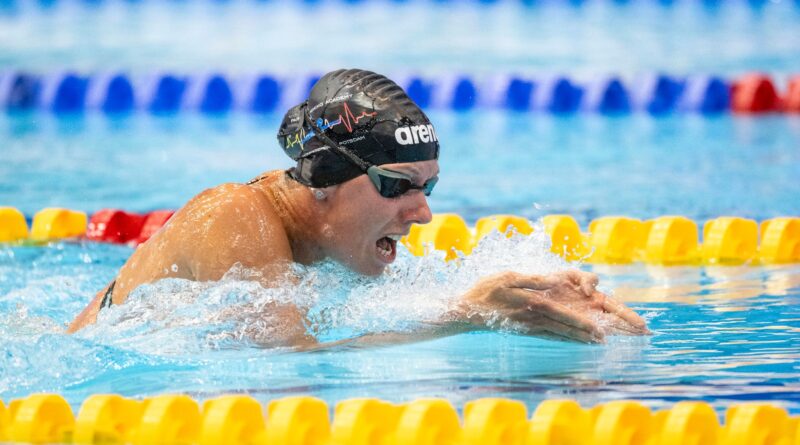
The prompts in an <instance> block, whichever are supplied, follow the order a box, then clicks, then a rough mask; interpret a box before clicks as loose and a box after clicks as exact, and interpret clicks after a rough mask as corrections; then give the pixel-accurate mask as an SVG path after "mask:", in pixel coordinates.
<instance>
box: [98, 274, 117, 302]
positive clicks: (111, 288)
mask: <svg viewBox="0 0 800 445" xmlns="http://www.w3.org/2000/svg"><path fill="white" fill-rule="evenodd" d="M115 284H117V280H114V281H112V282H111V284H110V285H109V286H108V289H106V294H105V295H103V300H102V301H101V302H100V309H103V308H105V307H111V305H112V304H113V303H114V302H113V301H111V296H112V294H113V293H114V285H115Z"/></svg>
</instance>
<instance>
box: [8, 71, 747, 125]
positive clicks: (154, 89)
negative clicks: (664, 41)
mask: <svg viewBox="0 0 800 445" xmlns="http://www.w3.org/2000/svg"><path fill="white" fill-rule="evenodd" d="M389 74H390V77H392V76H391V73H389ZM318 78H319V76H318V74H300V75H295V76H288V75H285V76H276V75H273V74H255V75H239V76H231V75H225V74H221V73H211V74H198V75H178V74H172V73H163V74H154V75H142V76H130V75H127V74H125V73H103V74H96V75H86V74H80V73H72V72H65V73H59V74H54V75H46V76H43V75H38V74H35V73H29V72H23V71H18V72H14V71H10V72H0V107H2V108H4V109H6V110H10V111H18V110H45V111H46V110H49V111H52V112H54V113H76V112H83V111H102V112H105V113H109V114H115V113H128V112H136V111H149V112H151V113H156V114H162V113H176V112H179V111H182V110H191V111H199V112H202V113H209V114H215V113H225V112H229V111H233V110H238V111H249V112H254V113H269V112H273V111H280V110H282V109H285V108H288V107H290V106H293V105H295V104H296V103H299V102H301V101H302V100H304V98H305V97H306V95H307V93H308V91H309V90H310V88H311V86H312V85H313V84H314V82H316V80H317V79H318ZM392 78H393V79H396V80H397V81H398V83H399V84H400V85H401V86H403V87H404V88H405V89H406V91H407V92H408V94H409V96H411V98H412V99H413V100H414V101H416V102H417V103H418V104H419V105H420V106H422V107H423V108H434V109H449V110H455V111H465V110H471V109H476V108H493V109H507V110H512V111H521V112H524V111H538V112H549V113H573V112H593V113H602V114H612V115H613V114H624V113H630V112H645V113H650V114H654V115H658V114H665V113H673V112H696V113H703V114H713V113H723V112H727V111H728V110H730V108H731V93H730V92H731V85H732V82H731V81H729V80H726V79H723V78H721V77H715V76H669V75H664V74H650V75H645V76H638V77H637V78H635V79H629V80H623V79H621V78H619V77H616V76H610V75H597V76H594V77H593V78H588V79H580V80H578V79H573V78H570V77H566V76H536V75H531V76H520V75H494V76H484V77H476V76H469V75H465V74H455V75H449V76H439V77H424V76H405V77H403V76H398V77H392Z"/></svg>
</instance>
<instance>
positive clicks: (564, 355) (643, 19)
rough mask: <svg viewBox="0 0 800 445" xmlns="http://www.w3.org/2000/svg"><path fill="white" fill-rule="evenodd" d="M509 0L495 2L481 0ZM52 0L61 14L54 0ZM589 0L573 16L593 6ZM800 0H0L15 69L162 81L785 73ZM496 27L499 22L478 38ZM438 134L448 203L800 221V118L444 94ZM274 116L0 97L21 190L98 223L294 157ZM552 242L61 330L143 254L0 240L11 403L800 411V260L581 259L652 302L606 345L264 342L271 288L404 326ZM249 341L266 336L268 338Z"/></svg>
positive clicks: (166, 285) (792, 54) (550, 264)
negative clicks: (518, 108) (480, 401)
mask: <svg viewBox="0 0 800 445" xmlns="http://www.w3.org/2000/svg"><path fill="white" fill-rule="evenodd" d="M488 3H492V2H488ZM48 5H49V6H48ZM577 5H580V6H577ZM798 25H800V7H798V5H797V4H796V2H791V1H788V0H774V1H769V2H758V1H753V2H738V1H733V2H714V1H705V2H700V1H689V0H681V1H675V2H655V1H644V0H641V1H630V2H610V1H591V2H550V1H547V2H537V3H534V4H533V5H532V6H524V5H523V4H522V2H494V3H493V4H481V3H480V2H425V1H417V0H415V1H409V2H383V1H369V2H352V3H347V2H338V1H322V2H311V4H310V5H308V4H306V3H303V2H289V3H283V2H246V1H223V2H209V1H194V0H192V1H186V2H167V3H165V2H153V1H137V2H123V1H102V2H95V1H92V2H82V1H72V0H63V1H56V2H34V1H24V0H15V1H10V2H9V1H5V2H3V1H0V71H12V70H34V71H36V72H39V73H42V74H57V73H59V72H61V71H62V70H65V69H75V70H79V71H81V72H87V73H88V72H92V73H103V72H112V71H116V70H123V71H127V72H131V73H133V74H137V73H139V74H141V73H144V74H147V73H153V72H157V71H160V70H176V71H179V72H186V73H192V74H198V73H205V72H211V71H217V70H221V71H224V72H230V73H238V72H245V73H252V72H258V71H266V72H283V73H285V74H287V75H288V74H291V73H297V72H302V73H308V72H315V71H325V70H327V69H332V68H338V67H340V66H361V67H365V68H371V69H375V70H378V71H387V72H395V73H414V72H423V73H426V74H431V75H437V74H438V73H445V74H452V73H458V72H462V71H463V72H469V73H477V74H485V75H487V76H491V75H493V73H514V72H520V73H528V72H537V73H538V72H565V73H569V74H571V75H574V76H576V77H577V78H580V77H584V78H585V77H591V76H593V75H595V74H598V73H618V74H621V75H623V76H625V77H627V78H631V77H635V76H637V75H639V74H641V73H645V72H654V71H663V72H669V73H676V74H697V73H714V74H723V75H726V76H735V75H738V74H740V73H742V72H746V71H751V70H758V71H766V72H768V73H770V74H773V75H774V76H776V78H777V79H778V80H779V82H782V81H785V79H786V76H787V75H789V74H791V73H796V72H798V68H799V67H800V52H798V51H797V48H798V47H800V33H797V31H796V30H797V29H799V28H798ZM476 30H480V32H476ZM430 116H431V118H432V120H433V122H434V124H435V125H436V128H437V133H438V135H439V138H440V140H441V142H442V157H441V160H440V162H441V167H442V173H441V175H440V178H441V180H440V182H439V185H438V186H437V189H436V190H435V192H434V194H433V195H432V196H431V198H430V201H429V202H430V205H431V208H432V209H433V211H434V212H457V213H459V214H461V215H463V216H464V217H465V218H466V219H467V220H468V222H470V223H474V221H475V220H476V219H477V218H479V217H482V216H486V215H490V214H496V213H511V214H516V215H522V216H525V217H527V218H530V219H533V220H535V219H537V218H539V217H541V216H544V215H547V214H552V213H568V214H571V215H574V216H575V217H576V218H577V219H578V221H579V222H580V223H581V224H582V226H583V227H586V224H587V223H588V221H590V220H591V219H593V218H595V217H598V216H604V215H612V214H622V215H629V216H634V217H638V218H650V217H655V216H659V215H665V214H680V215H685V216H688V217H690V218H693V219H695V220H696V221H698V222H699V223H701V222H702V221H704V220H706V219H708V218H712V217H716V216H721V215H736V216H744V217H749V218H754V219H757V220H763V219H766V218H771V217H775V216H785V215H790V216H798V215H800V187H798V185H797V184H798V179H797V178H800V150H798V147H800V118H798V117H793V116H769V117H759V118H748V117H738V116H730V115H728V116H719V117H710V118H708V117H702V116H697V115H691V114H686V115H680V116H678V115H675V116H666V117H661V118H654V117H650V116H646V115H632V116H624V117H616V118H609V117H601V116H586V115H580V116H566V117H558V116H550V115H545V114H540V113H523V114H515V113H506V112H490V111H474V112H470V113H452V112H441V111H432V112H431V113H430ZM280 118H281V115H277V114H273V115H265V116H252V115H246V114H240V113H232V114H229V115H227V116H220V117H206V116H199V115H197V114H194V113H183V114H180V115H178V116H173V117H153V116H149V115H146V114H134V115H131V116H127V117H106V116H103V115H100V114H97V113H87V114H84V115H79V116H72V117H62V118H56V117H53V116H52V115H50V114H47V113H34V114H26V115H10V114H5V113H2V114H0V159H2V161H1V162H0V206H5V205H10V206H14V207H17V208H19V209H21V210H22V211H23V212H24V213H25V214H26V216H27V217H28V218H30V217H31V216H32V215H33V214H34V213H35V212H36V211H38V210H39V209H41V208H43V207H47V206H64V207H69V208H75V209H80V210H83V211H86V212H88V213H92V212H94V211H97V210H98V209H101V208H105V207H116V208H123V209H126V210H131V211H138V212H145V211H150V210H155V209H162V208H172V209H174V208H178V207H180V206H181V205H182V204H183V203H184V202H185V201H186V200H188V199H189V198H191V197H192V196H193V195H195V194H197V193H198V192H200V191H201V190H203V189H205V188H208V187H212V186H214V185H217V184H219V183H223V182H231V181H232V182H242V181H246V180H248V179H250V178H252V177H254V176H256V175H257V174H259V173H261V172H262V171H264V170H270V169H279V168H286V167H288V166H289V162H288V159H287V158H285V156H284V155H283V154H282V152H281V150H280V149H279V148H278V146H277V144H276V140H275V133H276V129H277V126H278V123H279V121H280ZM541 233H542V231H541V230H539V231H538V232H535V234H534V236H532V237H530V238H524V239H518V238H515V239H511V240H507V239H504V238H493V239H489V240H488V241H486V242H485V243H483V244H482V245H481V246H480V247H479V248H478V250H477V251H476V253H474V254H473V255H472V256H471V257H469V258H467V259H464V260H463V261H461V262H460V266H456V265H455V263H447V264H446V263H444V262H443V261H441V260H440V259H438V258H435V257H426V258H421V259H420V258H413V257H410V256H409V255H408V253H407V252H404V251H401V252H400V253H401V255H400V258H399V259H398V261H397V263H396V264H395V265H393V266H392V267H391V269H390V271H389V273H388V274H387V275H386V276H385V277H383V278H380V279H378V280H374V279H373V280H371V279H365V278H361V277H356V276H353V275H351V274H350V273H348V272H347V271H345V270H343V269H341V268H340V267H337V266H336V265H332V264H322V265H317V266H314V267H311V268H308V269H299V270H298V271H297V273H298V275H299V277H300V284H299V285H297V286H285V287H283V288H279V289H263V288H260V287H259V286H258V285H256V284H255V283H253V282H250V281H247V280H246V274H247V272H246V271H242V270H238V269H234V270H232V271H230V272H229V274H228V275H227V276H226V277H225V278H224V279H223V280H221V281H220V282H213V283H192V282H186V281H180V280H171V281H170V280H168V281H163V282H159V283H155V284H153V285H150V286H145V287H142V288H140V289H139V290H137V291H136V292H135V293H134V294H133V295H132V296H131V298H130V300H129V301H128V302H127V303H126V304H124V305H120V306H115V307H113V308H111V309H109V310H106V311H104V312H103V314H102V315H101V318H100V320H99V322H98V324H97V325H95V326H93V327H90V328H88V329H86V330H84V331H82V332H81V333H80V334H79V335H73V336H68V335H65V334H63V330H64V328H65V326H66V324H67V323H68V322H69V321H70V320H71V319H72V318H73V317H74V315H75V314H76V313H77V312H79V311H80V310H81V309H82V308H83V307H84V306H85V304H86V303H87V302H88V300H89V299H90V298H91V297H92V296H93V295H94V294H95V292H97V290H98V289H101V288H102V287H103V286H105V285H106V284H107V283H108V281H109V280H111V279H112V278H113V277H114V276H115V274H116V272H117V271H118V269H119V267H120V266H122V264H124V262H125V261H126V259H127V258H128V257H129V256H130V255H131V253H132V250H131V249H130V248H129V247H126V246H115V245H107V244H97V243H84V242H64V243H54V244H50V245H47V246H40V247H11V246H0V344H1V345H2V347H1V348H0V399H3V400H8V399H12V398H16V397H24V396H26V395H28V394H30V393H33V392H42V391H46V392H57V393H61V394H64V395H65V396H66V397H67V398H68V399H69V401H70V402H71V403H72V404H73V405H75V406H77V405H78V404H79V403H80V402H81V401H82V400H83V399H84V398H85V397H86V396H88V395H89V394H94V393H106V392H115V393H120V394H123V395H126V396H131V397H146V396H149V395H154V394H160V393H165V392H187V393H189V394H191V395H193V396H195V397H197V398H199V399H204V398H208V397H213V396H216V395H218V394H222V393H228V392H246V393H249V394H252V395H254V396H255V397H257V398H259V399H260V400H262V401H267V400H270V399H274V398H277V397H281V396H285V395H292V394H311V395H316V396H319V397H322V398H324V399H325V400H327V401H328V402H331V403H333V402H336V401H338V400H342V399H345V398H351V397H360V396H369V397H380V398H383V399H386V400H391V401H397V402H400V401H406V400H411V399H414V398H418V397H423V396H425V397H428V396H438V397H445V398H447V399H450V400H452V401H453V402H454V403H455V404H456V405H457V406H459V407H460V406H462V405H463V402H465V401H466V400H471V399H475V398H479V397H488V396H503V397H512V398H515V399H518V400H522V401H524V402H525V403H527V404H528V406H529V407H532V406H534V405H535V404H536V403H538V402H539V401H541V400H543V399H546V398H554V397H568V398H574V399H577V400H578V401H580V402H581V403H583V404H584V405H587V406H589V405H593V404H596V403H602V402H605V401H609V400H615V399H621V398H628V399H637V400H641V401H643V402H645V403H647V404H648V405H650V406H652V407H656V408H657V407H662V406H665V405H668V404H671V403H673V402H674V401H677V400H684V399H703V400H707V401H709V402H711V403H713V404H714V406H715V407H716V408H717V409H718V410H720V411H721V410H723V409H724V408H725V407H726V406H728V405H730V404H733V403H738V402H741V401H744V400H764V401H771V402H774V403H778V404H781V405H783V406H786V407H787V408H788V409H789V410H790V411H792V412H793V413H795V414H797V413H800V398H799V397H798V395H797V394H800V384H798V382H800V378H798V377H800V375H799V374H800V309H799V308H800V266H798V265H794V266H783V267H755V266H742V267H705V268H703V267H685V268H684V267H671V268H664V267H647V266H644V265H634V266H626V267H621V266H615V267H601V266H594V267H591V266H587V265H582V266H580V267H582V268H584V269H587V270H593V271H595V272H597V273H599V274H600V276H601V284H602V287H603V289H604V290H606V291H609V292H613V293H614V294H615V296H616V297H617V298H619V299H621V300H623V301H625V302H627V303H628V304H630V305H631V306H632V307H633V308H634V309H636V310H637V311H638V312H639V313H640V314H642V315H643V316H644V317H645V318H646V319H647V320H648V322H649V324H650V327H651V329H652V330H653V332H654V335H653V336H650V337H644V338H626V337H611V338H609V341H608V344H606V345H600V346H596V345H595V346H589V345H578V344H571V343H563V342H555V341H549V340H542V339H537V338H531V337H525V336H522V335H518V334H515V333H514V332H513V330H512V329H511V327H508V326H504V327H503V329H501V330H498V331H480V332H472V333H467V334H460V335H457V336H453V337H448V338H443V339H439V340H434V341H428V342H422V343H413V344H405V345H397V346H389V347H381V348H369V349H341V348H340V349H331V350H323V351H319V352H313V353H310V352H291V351H287V350H285V349H280V348H274V347H269V342H270V340H271V338H273V337H274V335H275V331H274V329H275V323H274V320H272V319H271V318H270V316H269V310H267V311H264V308H267V309H269V308H270V307H272V306H273V305H280V304H286V303H292V304H297V305H300V306H302V307H305V308H308V309H309V311H310V314H311V321H312V324H311V326H310V330H311V331H312V333H313V334H315V335H317V336H318V337H319V338H320V339H322V340H336V339H342V338H348V337H352V336H356V335H359V334H363V333H367V332H375V331H386V330H389V331H398V332H409V331H414V330H415V329H417V328H419V326H420V325H421V324H424V323H425V322H426V321H430V320H435V319H436V318H437V317H438V316H440V315H441V314H442V313H443V312H444V311H446V309H447V307H448V305H449V304H451V303H452V302H453V301H454V300H455V299H457V298H458V296H459V295H460V294H462V293H463V292H465V291H466V290H467V289H469V288H470V286H472V285H473V284H474V283H475V281H476V280H477V279H478V277H480V276H483V275H487V274H491V273H494V272H497V271H501V270H509V269H512V270H517V271H520V272H526V273H549V272H553V271H556V270H561V269H564V268H567V267H575V265H572V266H570V265H567V264H566V263H564V262H563V261H562V260H560V259H559V258H557V257H554V256H552V255H550V254H549V253H548V246H547V243H546V240H545V238H544V237H543V236H542V235H541ZM254 342H258V343H261V344H266V345H267V346H255V345H254Z"/></svg>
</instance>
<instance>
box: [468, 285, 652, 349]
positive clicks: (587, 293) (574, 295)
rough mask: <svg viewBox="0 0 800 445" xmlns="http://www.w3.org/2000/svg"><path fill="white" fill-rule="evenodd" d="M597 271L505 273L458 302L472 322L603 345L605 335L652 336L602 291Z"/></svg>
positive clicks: (631, 313) (642, 323) (475, 288)
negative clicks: (515, 326) (598, 286)
mask: <svg viewBox="0 0 800 445" xmlns="http://www.w3.org/2000/svg"><path fill="white" fill-rule="evenodd" d="M596 287H597V275H595V274H592V273H587V272H581V271H577V270H570V271H565V272H559V273H555V274H552V275H547V276H541V275H525V274H520V273H515V272H504V273H500V274H497V275H492V276H489V277H486V278H484V279H482V280H481V281H479V282H478V284H476V285H475V287H473V288H472V289H471V290H470V291H469V292H467V293H466V294H465V295H464V296H463V297H462V299H461V300H460V305H459V309H458V312H459V314H461V318H462V320H464V321H467V322H469V323H472V324H477V325H483V326H486V325H492V324H494V323H496V322H498V321H499V322H500V323H501V324H502V323H503V322H511V323H514V324H515V325H518V326H521V328H522V330H523V332H525V333H526V334H530V335H539V336H545V337H555V338H559V339H565V340H572V341H580V342H585V343H603V342H604V341H605V336H606V334H627V335H644V334H649V333H650V331H649V330H648V329H647V325H646V324H645V322H644V320H642V318H641V317H639V316H638V315H637V314H636V313H635V312H633V311H632V310H631V309H630V308H628V307H627V306H625V305H624V304H622V303H620V302H618V301H616V300H614V299H612V298H611V297H609V296H607V295H605V294H604V293H602V292H600V291H598V290H597V289H596Z"/></svg>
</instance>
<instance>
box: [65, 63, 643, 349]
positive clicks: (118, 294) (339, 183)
mask: <svg viewBox="0 0 800 445" xmlns="http://www.w3.org/2000/svg"><path fill="white" fill-rule="evenodd" d="M278 141H279V143H280V145H281V147H282V148H283V150H284V151H285V152H286V154H287V155H289V156H290V157H291V158H292V159H293V160H294V161H296V163H297V164H296V166H295V167H294V168H292V169H290V170H289V171H273V172H267V173H264V174H263V175H261V176H259V177H258V178H256V179H254V180H252V181H250V182H249V183H247V184H223V185H220V186H218V187H215V188H212V189H209V190H206V191H204V192H202V193H200V194H199V195H197V196H195V197H194V198H192V199H191V200H190V201H189V202H188V203H187V204H186V205H185V206H184V207H183V208H182V209H180V210H179V211H178V212H176V213H175V215H174V216H173V217H172V218H171V219H170V221H169V222H168V223H167V224H166V225H165V226H164V227H163V228H162V229H161V230H160V231H159V232H158V233H157V234H156V235H155V236H153V237H152V238H151V239H150V240H149V241H148V242H147V243H145V244H144V245H142V246H140V248H139V249H137V250H136V251H135V252H134V253H133V255H131V257H130V258H129V259H128V261H127V262H126V263H125V265H124V266H123V267H122V268H121V269H120V272H119V274H118V275H117V277H116V279H115V280H114V281H112V283H110V284H109V286H108V287H107V288H106V289H104V290H102V291H101V292H99V293H98V294H97V296H96V297H95V298H94V300H93V301H92V302H91V303H90V304H89V305H88V306H87V307H86V309H84V310H83V312H81V313H80V314H79V315H78V317H77V318H76V319H75V320H74V321H73V322H72V324H71V325H70V327H69V331H70V332H74V331H77V330H78V329H80V328H82V327H83V326H85V325H87V324H89V323H93V322H94V321H95V320H96V318H97V314H98V312H99V311H100V310H101V308H102V307H105V306H108V305H111V304H121V303H123V302H124V301H125V300H126V298H127V297H128V295H129V294H130V293H131V292H132V291H133V290H134V289H136V287H138V286H139V285H142V284H146V283H150V282H153V281H156V280H160V279H163V278H170V277H172V278H185V279H189V280H197V281H210V280H219V279H220V278H222V276H223V275H224V274H225V273H226V272H227V271H228V270H230V269H231V267H232V266H234V265H235V264H237V263H238V264H240V265H242V266H243V267H245V268H248V269H250V270H252V271H254V279H258V281H259V282H260V283H261V284H262V285H263V286H264V287H275V286H280V285H285V283H286V277H287V274H289V270H290V266H291V264H292V263H294V262H296V263H300V264H312V263H316V262H319V261H322V260H324V259H333V260H335V261H337V262H340V263H342V264H344V265H346V266H347V267H349V268H350V269H352V270H354V271H356V272H358V273H361V274H364V275H379V274H381V273H382V272H383V271H384V269H385V268H386V266H387V265H389V264H391V263H392V262H393V261H394V259H395V256H396V254H397V241H398V240H399V239H400V238H401V237H402V236H403V235H405V234H407V233H408V231H409V229H410V228H411V225H412V224H425V223H428V222H430V220H431V211H430V208H429V207H428V204H427V199H426V197H427V196H428V195H430V193H431V192H432V190H433V188H434V186H435V185H436V181H437V179H438V173H439V164H438V157H439V140H438V137H437V135H436V131H435V129H434V127H433V125H432V124H431V122H430V121H429V119H428V117H427V116H426V115H425V114H424V113H423V112H422V110H420V109H419V107H418V106H417V105H416V104H415V103H414V102H413V101H412V100H411V99H410V98H409V97H408V95H407V94H406V93H405V92H404V91H403V90H402V88H400V87H399V86H398V85H397V84H395V83H394V82H392V81H391V80H389V79H387V78H386V77H384V76H381V75H378V74H375V73H372V72H369V71H363V70H338V71H334V72H331V73H328V74H326V75H325V76H323V77H322V78H321V79H320V80H319V81H318V82H317V83H316V84H315V85H314V87H313V88H312V90H311V92H310V94H309V97H308V100H306V101H305V102H303V103H302V104H300V105H297V106H295V107H293V108H292V109H290V110H289V111H288V112H287V113H286V116H285V117H284V119H283V122H282V124H281V127H280V129H279V132H278ZM596 285H597V277H596V276H595V275H594V274H590V273H585V272H580V271H576V270H574V271H567V272H561V273H557V274H553V275H548V276H538V275H523V274H518V273H513V272H507V273H503V274H499V275H493V276H489V277H485V278H483V279H482V280H481V281H479V282H478V284H477V285H476V286H475V287H474V288H473V289H471V290H470V291H469V292H467V293H466V294H465V295H463V296H462V297H461V299H460V300H459V301H458V303H457V304H456V305H455V306H454V308H453V310H452V311H451V312H450V313H448V314H447V315H446V317H445V318H444V319H443V320H440V321H439V323H438V324H436V325H437V326H438V328H436V332H431V333H426V335H428V334H429V335H446V333H448V332H453V328H454V327H457V326H458V327H463V326H483V327H485V326H486V323H487V320H488V319H489V318H492V319H497V317H501V318H504V319H507V320H511V321H515V322H517V323H519V324H521V325H523V326H524V327H525V328H526V332H528V333H530V334H532V335H548V336H555V337H558V338H565V339H570V340H576V341H582V342H602V341H603V339H604V337H605V335H606V334H607V333H609V332H622V333H629V334H645V333H647V332H648V331H647V327H646V325H645V322H644V321H643V320H642V319H641V318H640V317H639V316H638V315H636V313H634V312H633V311H632V310H631V309H629V308H627V307H626V306H625V305H623V304H621V303H619V302H617V301H615V300H613V299H611V298H610V297H608V296H606V295H604V294H603V293H601V292H599V291H597V290H596V289H595V288H596ZM274 310H275V311H278V312H279V314H278V315H279V318H280V320H281V322H282V324H285V326H282V327H283V329H282V330H281V331H282V332H284V333H285V338H284V339H282V341H283V343H284V344H286V345H291V346H299V347H303V346H309V345H313V344H314V342H315V340H314V338H313V337H311V336H310V335H308V334H307V332H306V329H305V326H304V323H303V320H304V314H303V313H302V311H301V310H299V309H298V308H296V307H293V306H280V307H277V306H276V307H275V308H274ZM599 320H600V321H602V323H599V322H598V321H599ZM601 326H602V327H601Z"/></svg>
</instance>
